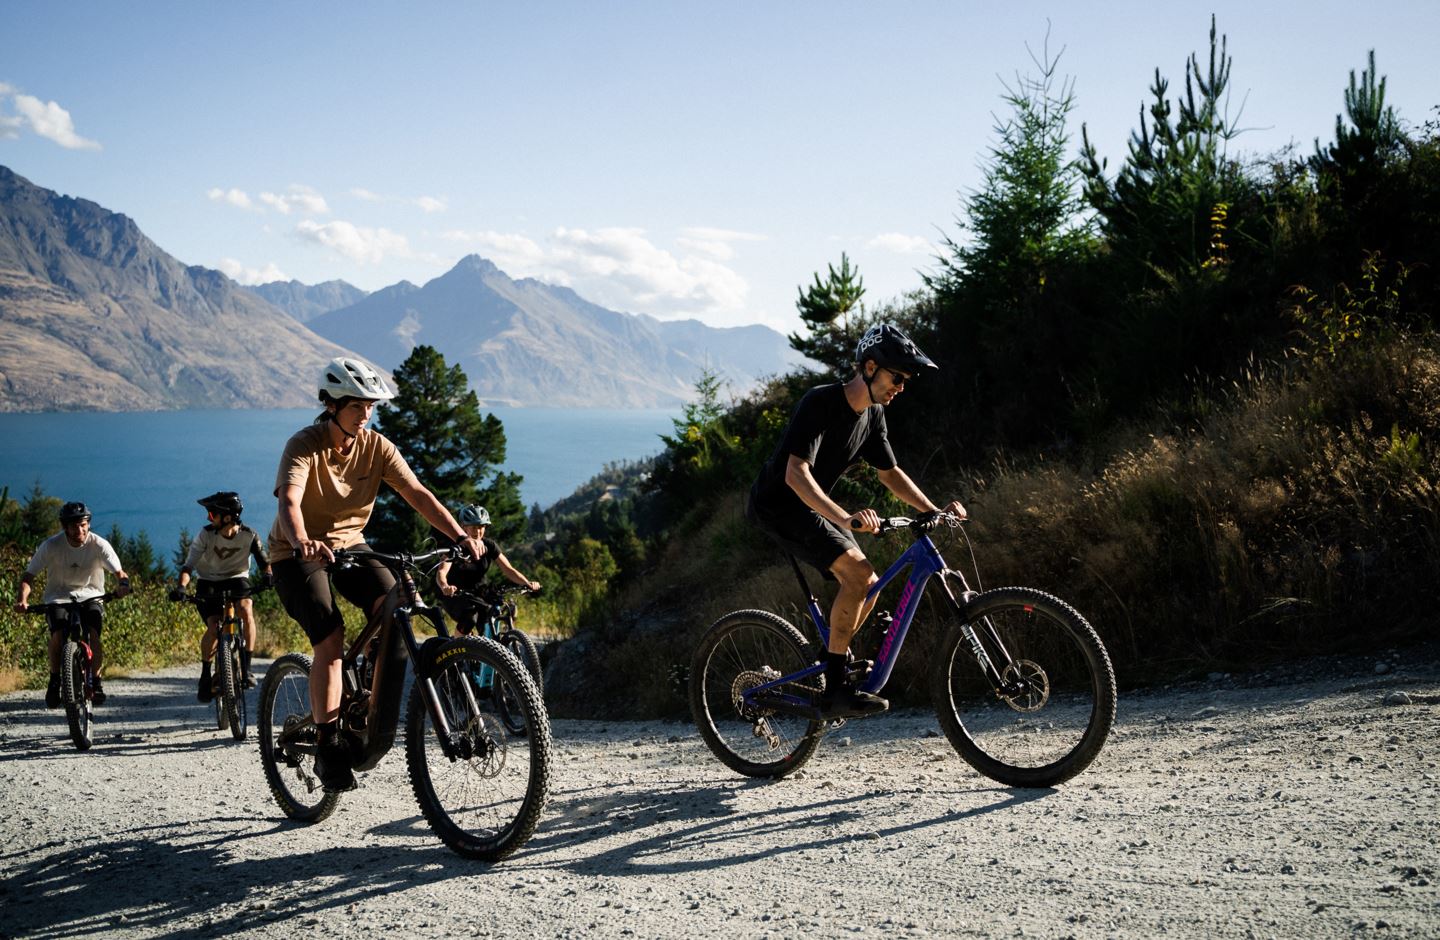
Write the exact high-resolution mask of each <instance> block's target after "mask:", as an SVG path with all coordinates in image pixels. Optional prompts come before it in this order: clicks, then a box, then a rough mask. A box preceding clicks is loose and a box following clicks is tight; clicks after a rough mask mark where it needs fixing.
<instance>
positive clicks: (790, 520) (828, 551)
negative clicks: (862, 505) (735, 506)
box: [745, 502, 860, 580]
mask: <svg viewBox="0 0 1440 940" xmlns="http://www.w3.org/2000/svg"><path fill="white" fill-rule="evenodd" d="M745 518H747V519H749V520H750V521H751V522H753V523H754V524H755V525H757V526H759V527H760V529H761V531H763V532H764V533H765V534H766V535H768V536H770V537H771V538H772V539H774V540H775V541H776V542H777V543H779V545H780V547H781V548H783V549H785V551H787V552H789V553H790V554H791V555H794V556H795V557H796V558H798V559H800V560H801V561H803V562H805V563H806V564H809V565H813V566H815V567H816V568H817V569H819V571H820V573H821V574H823V575H824V576H825V577H826V578H829V579H831V580H833V579H834V577H835V576H834V575H833V574H831V573H830V566H831V565H833V564H834V563H835V559H837V558H839V557H840V556H841V555H843V554H845V553H846V552H848V551H849V550H850V549H852V548H856V549H858V548H859V547H860V543H859V542H857V541H855V536H854V535H852V534H850V533H849V532H846V531H845V530H844V529H842V528H840V527H839V526H838V525H836V524H835V523H833V522H831V521H830V520H829V519H826V518H825V517H824V516H822V515H820V514H819V513H818V512H814V511H812V510H808V509H807V510H806V511H805V512H803V513H794V514H791V515H786V516H782V517H779V518H770V517H766V516H763V515H761V514H760V513H758V512H756V511H755V504H754V503H753V502H751V503H749V504H748V505H747V506H746V507H745Z"/></svg>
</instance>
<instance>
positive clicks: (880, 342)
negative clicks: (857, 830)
mask: <svg viewBox="0 0 1440 940" xmlns="http://www.w3.org/2000/svg"><path fill="white" fill-rule="evenodd" d="M936 369H937V367H936V365H935V363H934V362H932V361H930V359H929V358H928V357H927V356H926V355H925V354H924V353H922V352H921V351H920V349H919V347H918V346H916V345H915V343H914V342H913V341H912V340H911V339H910V337H909V336H907V335H906V334H905V331H904V330H902V329H900V328H899V327H897V326H894V325H892V324H889V323H881V324H878V325H876V326H873V327H871V328H870V329H869V330H867V331H866V332H865V335H864V336H862V337H861V338H860V342H859V343H857V344H856V347H855V375H854V376H853V377H852V378H851V379H850V380H849V381H848V382H844V383H837V384H834V385H822V386H820V387H818V388H812V389H811V390H810V391H808V392H806V393H805V397H803V398H802V399H800V404H799V405H798V406H796V408H795V414H794V415H793V416H792V417H791V418H790V424H789V426H788V427H787V428H786V429H785V432H784V434H782V435H781V437H780V443H779V446H777V447H776V448H775V453H774V454H773V455H772V456H771V457H770V460H769V461H768V462H766V464H765V466H764V467H763V468H762V469H761V471H760V476H759V478H758V479H757V480H756V481H755V485H754V486H752V487H751V489H750V503H749V506H748V507H747V511H746V515H747V516H748V517H749V518H750V519H751V521H753V522H755V523H756V524H757V525H759V526H760V528H761V529H763V530H764V531H765V532H766V533H767V534H769V535H770V537H771V538H773V539H775V541H777V542H778V543H780V545H781V546H782V547H783V548H784V549H785V550H786V551H788V552H789V553H790V554H792V555H794V556H795V557H797V558H799V559H800V560H802V561H805V562H808V563H810V564H812V565H814V566H815V567H816V568H819V569H820V570H821V571H822V572H825V573H826V574H827V575H830V576H833V577H834V578H835V579H836V580H837V581H838V582H839V583H840V588H839V590H838V591H837V592H836V595H835V601H834V604H833V606H832V607H831V608H830V644H829V648H828V650H827V651H826V654H825V694H824V696H823V697H822V699H821V702H820V707H821V712H822V713H823V714H824V715H825V716H826V717H829V718H842V717H846V716H854V715H865V714H870V713H873V712H877V711H884V710H885V709H886V708H888V707H889V703H888V702H887V701H885V699H883V698H880V697H879V696H878V695H872V694H870V693H868V692H861V691H859V690H857V689H855V688H854V687H852V686H851V685H850V684H849V683H848V681H847V679H846V675H845V666H846V653H847V652H848V651H849V649H850V640H851V638H852V637H854V635H855V633H856V631H857V630H858V629H859V628H860V624H861V623H862V622H863V621H864V619H865V617H866V616H867V615H868V614H869V613H870V610H871V608H872V607H873V606H874V600H873V599H872V600H871V601H870V602H869V603H867V602H866V600H865V595H866V592H867V591H868V590H869V588H870V586H871V585H872V584H874V583H875V581H876V580H877V575H876V574H875V569H874V568H873V567H872V566H871V564H870V562H869V561H867V560H866V558H865V555H864V553H863V552H861V551H860V546H859V544H858V543H856V541H855V536H854V534H853V533H854V532H855V531H862V532H875V531H877V530H878V529H879V525H880V516H879V515H878V514H877V513H876V512H875V510H874V509H870V508H865V509H861V510H858V511H856V512H850V511H848V510H846V509H844V508H842V507H841V506H840V504H838V503H836V502H835V501H834V500H833V499H831V497H830V491H831V490H832V489H833V488H834V486H835V483H836V481H837V480H839V479H840V477H841V475H843V474H844V473H845V471H846V470H848V469H849V468H850V467H851V466H852V465H854V464H856V463H858V462H860V461H861V460H864V461H865V462H866V463H868V464H870V466H872V467H874V468H875V472H876V475H877V476H879V478H880V482H881V483H884V484H885V486H886V488H887V489H889V490H890V492H892V493H894V494H895V496H896V497H897V498H899V499H900V500H901V502H904V503H906V504H907V505H909V506H913V507H915V508H916V509H918V510H921V511H922V512H933V511H935V510H936V509H937V508H938V507H936V506H935V504H934V503H932V502H931V501H930V499H929V498H928V497H927V496H926V495H925V494H924V493H923V492H921V490H920V488H919V487H918V486H916V485H915V483H914V481H912V480H911V479H910V477H908V476H907V475H906V474H905V471H903V470H901V469H900V467H899V466H898V465H897V464H896V462H895V454H894V452H892V451H891V449H890V441H889V437H888V432H887V430H886V426H885V407H886V406H887V405H889V404H890V403H891V402H893V401H894V400H895V396H896V395H899V394H900V392H902V391H903V390H904V389H905V387H906V385H907V384H909V383H912V382H914V381H915V379H916V378H917V377H918V376H920V375H922V374H924V373H927V372H933V371H935V370H936ZM943 508H944V510H945V511H947V512H953V513H955V514H956V515H959V516H962V517H963V516H964V515H965V507H964V506H962V505H960V502H959V501H958V500H952V501H951V502H949V503H947V504H946V505H945V506H944V507H943Z"/></svg>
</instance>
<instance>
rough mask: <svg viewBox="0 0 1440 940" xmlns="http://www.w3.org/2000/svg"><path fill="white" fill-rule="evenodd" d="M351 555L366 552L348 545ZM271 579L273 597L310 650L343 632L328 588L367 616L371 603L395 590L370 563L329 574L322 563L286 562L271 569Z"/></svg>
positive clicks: (383, 570)
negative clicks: (273, 578)
mask: <svg viewBox="0 0 1440 940" xmlns="http://www.w3.org/2000/svg"><path fill="white" fill-rule="evenodd" d="M350 548H352V549H354V550H355V551H362V552H364V551H369V550H370V546H368V545H366V544H365V543H363V542H362V543H360V544H359V545H351V546H350ZM271 572H272V573H273V574H274V576H275V593H276V594H278V595H280V603H281V604H283V605H284V607H285V612H286V613H288V614H289V615H290V616H291V617H293V618H294V619H295V622H296V623H298V624H300V628H301V629H303V630H304V631H305V635H306V636H307V637H309V638H310V643H311V645H312V646H314V645H319V644H320V643H323V642H324V641H325V640H326V639H327V638H328V637H329V636H330V635H331V634H332V633H334V632H335V631H336V630H341V631H343V630H344V629H345V617H344V615H343V614H341V612H340V608H339V607H337V606H336V605H335V596H334V594H332V593H331V584H332V582H333V584H334V589H335V590H336V591H339V592H340V596H341V597H343V598H345V599H346V600H347V601H349V602H350V603H352V604H354V605H355V606H356V607H358V608H360V610H361V611H363V612H364V614H365V616H366V617H369V616H370V612H371V610H372V608H374V606H375V602H376V601H377V600H379V599H380V598H382V597H384V596H385V595H386V594H388V593H390V588H392V587H394V586H395V576H394V575H393V574H391V573H390V569H389V568H386V567H385V566H384V565H382V564H381V563H380V562H378V561H376V560H374V559H365V560H364V561H359V562H357V563H356V564H355V566H354V567H352V568H346V569H344V570H340V571H335V572H330V571H326V570H325V561H324V559H321V560H319V561H301V560H300V559H298V558H286V559H285V560H284V561H277V562H275V564H274V565H272V566H271Z"/></svg>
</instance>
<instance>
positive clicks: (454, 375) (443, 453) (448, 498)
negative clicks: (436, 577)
mask: <svg viewBox="0 0 1440 940" xmlns="http://www.w3.org/2000/svg"><path fill="white" fill-rule="evenodd" d="M395 384H396V395H395V398H393V399H392V400H391V401H389V402H387V403H386V404H385V405H384V406H383V407H382V408H381V410H380V415H379V417H378V419H377V420H376V430H378V431H379V432H380V433H381V434H384V435H385V436H386V437H387V438H389V439H390V440H391V442H392V443H394V444H395V446H396V447H398V448H399V449H400V453H401V454H402V455H403V456H404V457H405V460H406V461H407V462H408V463H409V464H410V469H411V470H413V471H415V475H416V476H417V477H419V479H420V482H421V483H423V484H425V486H426V487H427V488H428V489H429V490H430V491H431V492H432V493H434V494H435V496H436V498H438V499H439V500H440V502H442V503H444V504H445V506H446V507H448V508H449V509H450V511H451V512H452V513H453V512H456V511H458V509H459V507H460V506H462V505H465V504H467V503H479V504H481V505H483V506H485V507H486V509H488V510H489V511H490V519H491V522H490V530H489V534H490V535H492V536H494V537H495V538H497V539H501V540H505V539H510V538H513V537H514V536H516V535H518V534H520V532H521V531H522V530H523V529H524V525H525V513H524V508H523V506H522V505H521V503H520V482H521V477H520V476H519V475H518V474H514V473H504V472H501V471H500V470H499V469H498V468H499V467H500V466H501V465H502V464H504V462H505V428H504V425H503V424H502V423H501V421H500V419H499V418H497V417H496V416H495V415H493V414H482V413H481V411H480V401H479V399H478V398H477V397H476V396H475V392H474V391H472V390H471V389H470V388H469V382H468V380H467V379H466V377H465V373H464V371H463V370H462V369H461V368H460V367H459V366H458V365H456V366H448V367H447V366H446V364H445V357H444V356H442V355H441V354H440V353H439V351H437V350H436V349H435V348H434V347H432V346H425V345H421V346H416V347H415V349H413V350H412V351H411V353H410V355H409V356H408V357H407V358H406V359H405V361H404V362H403V363H401V364H400V367H399V368H397V369H396V370H395ZM487 478H488V479H489V482H488V483H487V482H486V480H487ZM368 535H369V537H371V538H373V539H374V541H375V544H377V545H378V546H384V547H385V548H389V549H418V548H420V547H421V545H422V544H423V543H424V541H425V540H426V539H427V538H429V537H430V536H431V535H432V533H431V530H430V525H429V523H427V522H426V521H425V520H424V519H423V518H421V516H420V515H419V514H418V513H416V512H415V511H414V510H412V509H411V508H410V507H409V506H408V505H407V504H406V503H405V501H404V499H403V498H402V497H401V496H400V495H399V494H398V493H396V492H394V491H393V490H390V489H389V488H382V489H381V491H380V497H379V499H378V500H377V504H376V507H375V515H374V516H373V517H372V518H371V522H370V528H369V530H368Z"/></svg>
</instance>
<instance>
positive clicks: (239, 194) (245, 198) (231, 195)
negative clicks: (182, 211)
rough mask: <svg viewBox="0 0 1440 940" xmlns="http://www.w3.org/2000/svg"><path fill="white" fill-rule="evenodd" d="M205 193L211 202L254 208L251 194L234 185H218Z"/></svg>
mask: <svg viewBox="0 0 1440 940" xmlns="http://www.w3.org/2000/svg"><path fill="white" fill-rule="evenodd" d="M205 195H207V196H209V197H210V201H211V202H226V203H229V204H230V205H232V206H237V207H239V208H241V209H251V208H254V205H255V204H254V203H253V202H251V201H250V195H249V194H248V193H246V192H245V190H243V189H236V188H234V187H233V186H232V187H231V188H229V189H221V188H219V187H218V186H217V187H215V188H213V189H211V190H210V191H209V192H208V193H206V194H205ZM222 270H223V269H222ZM226 273H227V274H228V273H229V272H228V271H227V272H226Z"/></svg>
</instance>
